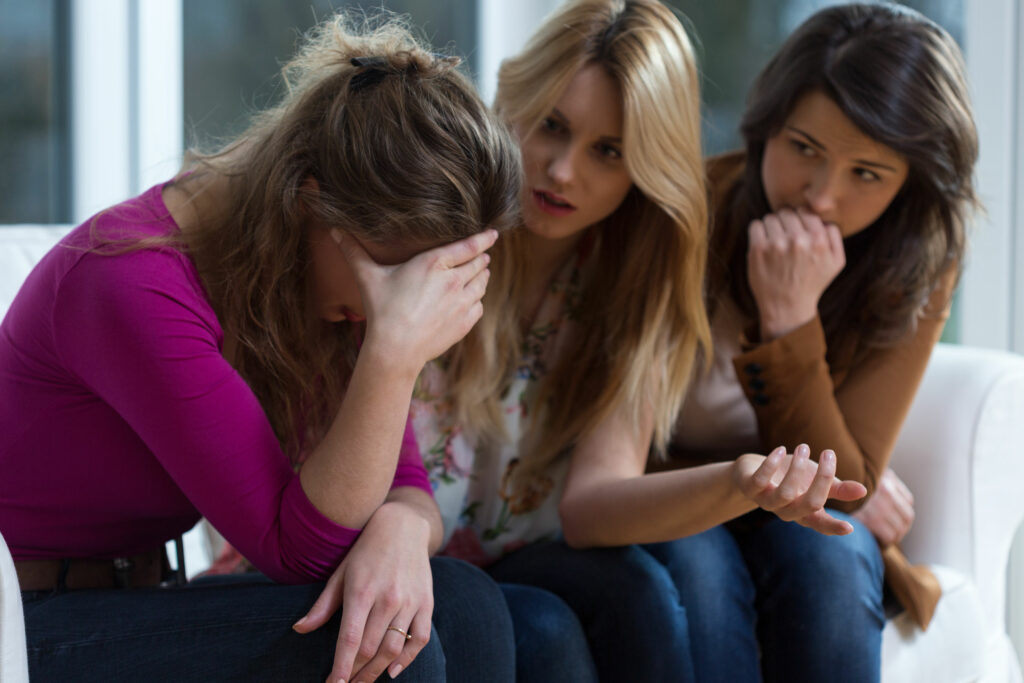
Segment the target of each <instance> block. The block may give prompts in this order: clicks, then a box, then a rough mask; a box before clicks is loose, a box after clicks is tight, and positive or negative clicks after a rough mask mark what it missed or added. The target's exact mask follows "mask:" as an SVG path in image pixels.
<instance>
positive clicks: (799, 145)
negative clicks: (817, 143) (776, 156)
mask: <svg viewBox="0 0 1024 683" xmlns="http://www.w3.org/2000/svg"><path fill="white" fill-rule="evenodd" d="M789 144H791V145H793V149H795V150H796V151H797V154H799V155H800V156H804V157H813V156H814V155H815V154H817V150H815V149H814V148H813V147H811V146H810V145H808V144H807V143H806V142H804V141H803V140H797V139H795V138H791V139H790V141H789Z"/></svg>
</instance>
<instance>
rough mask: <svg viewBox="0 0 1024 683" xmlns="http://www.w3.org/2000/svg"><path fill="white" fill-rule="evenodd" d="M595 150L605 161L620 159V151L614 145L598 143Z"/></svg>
mask: <svg viewBox="0 0 1024 683" xmlns="http://www.w3.org/2000/svg"><path fill="white" fill-rule="evenodd" d="M596 149H597V153H598V154H600V155H601V156H602V157H604V158H605V159H609V160H618V159H621V158H622V150H620V149H619V148H618V147H616V146H615V145H608V144H605V143H600V144H598V145H597V147H596Z"/></svg>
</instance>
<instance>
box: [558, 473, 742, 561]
mask: <svg viewBox="0 0 1024 683" xmlns="http://www.w3.org/2000/svg"><path fill="white" fill-rule="evenodd" d="M734 466H735V462H722V463H713V464H710V465H703V466H700V467H693V468H689V469H684V470H674V471H670V472H658V473H655V474H646V475H639V476H634V477H629V478H622V479H614V478H609V479H607V480H605V481H600V482H593V483H591V484H589V485H586V486H583V487H574V488H572V489H567V491H566V494H565V495H564V496H563V497H562V501H561V504H560V506H559V511H560V514H561V519H562V529H563V533H564V535H565V539H566V542H567V543H569V544H570V545H572V546H574V547H589V546H616V545H628V544H633V543H656V542H660V541H669V540H673V539H677V538H682V537H684V536H691V535H693V534H697V533H700V532H702V531H706V530H707V529H710V528H711V527H714V526H717V525H718V524H722V523H723V522H727V521H729V520H730V519H733V518H735V517H738V516H739V515H742V514H744V513H746V512H749V511H750V510H753V509H754V508H755V507H757V506H756V505H755V504H754V503H753V502H752V501H751V500H749V499H748V498H747V497H746V496H744V495H743V493H742V492H741V491H740V490H739V488H738V486H737V485H736V483H735V481H734V477H733V467H734Z"/></svg>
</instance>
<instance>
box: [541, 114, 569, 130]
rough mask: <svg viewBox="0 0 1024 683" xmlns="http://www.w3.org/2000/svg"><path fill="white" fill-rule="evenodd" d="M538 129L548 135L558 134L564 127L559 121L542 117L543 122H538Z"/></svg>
mask: <svg viewBox="0 0 1024 683" xmlns="http://www.w3.org/2000/svg"><path fill="white" fill-rule="evenodd" d="M540 127H541V128H542V129H543V130H545V131H547V132H549V133H560V132H562V131H563V130H565V126H563V125H562V122H561V121H558V120H557V119H554V118H552V117H550V116H546V117H544V120H543V121H541V122H540Z"/></svg>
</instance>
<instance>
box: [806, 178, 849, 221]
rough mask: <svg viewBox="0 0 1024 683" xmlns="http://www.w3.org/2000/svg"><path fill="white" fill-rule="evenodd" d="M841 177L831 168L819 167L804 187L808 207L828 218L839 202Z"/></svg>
mask: <svg viewBox="0 0 1024 683" xmlns="http://www.w3.org/2000/svg"><path fill="white" fill-rule="evenodd" d="M839 185H840V179H839V178H837V177H836V174H835V173H833V172H832V171H831V170H830V169H827V168H821V169H818V170H817V171H816V172H815V173H814V174H813V175H812V176H811V177H810V178H809V179H808V182H807V185H806V186H805V187H804V201H805V202H807V207H808V208H809V209H810V210H811V211H813V212H814V213H816V214H818V216H820V217H822V218H824V219H826V220H828V217H830V216H831V215H832V214H833V213H834V212H835V209H836V206H837V205H838V203H839V195H840V192H841V188H840V186H839Z"/></svg>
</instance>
